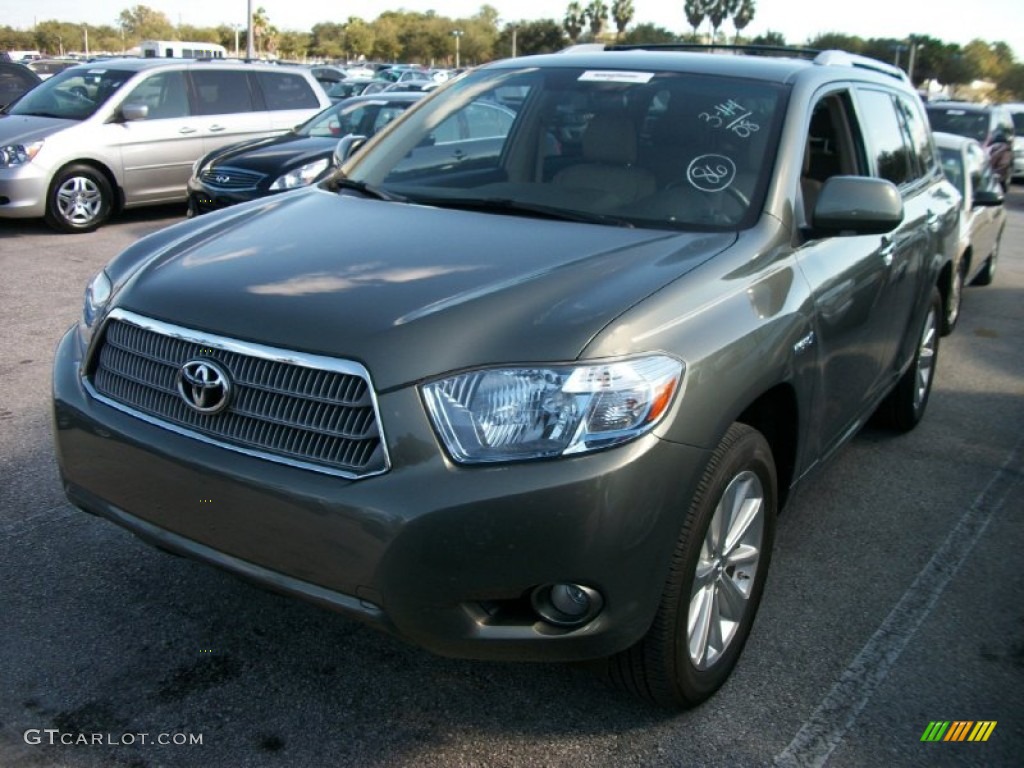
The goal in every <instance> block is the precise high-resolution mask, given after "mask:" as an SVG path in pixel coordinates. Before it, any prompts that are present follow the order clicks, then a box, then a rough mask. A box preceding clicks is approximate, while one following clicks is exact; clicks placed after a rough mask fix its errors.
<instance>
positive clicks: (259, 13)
mask: <svg viewBox="0 0 1024 768" xmlns="http://www.w3.org/2000/svg"><path fill="white" fill-rule="evenodd" d="M269 29H270V20H269V19H268V18H267V9H266V8H264V7H263V6H262V5H261V6H260V7H259V8H257V9H256V12H255V13H253V15H252V39H253V40H254V41H255V43H256V56H257V58H260V57H261V53H262V49H263V41H264V39H265V38H266V36H267V32H268V31H269Z"/></svg>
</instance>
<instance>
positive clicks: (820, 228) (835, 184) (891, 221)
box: [811, 176, 903, 236]
mask: <svg viewBox="0 0 1024 768" xmlns="http://www.w3.org/2000/svg"><path fill="white" fill-rule="evenodd" d="M902 221H903V198H901V197H900V193H899V190H898V189H896V185H894V184H893V183H892V182H891V181H885V180H884V179H872V178H868V177H866V176H832V177H831V178H829V179H828V180H827V181H826V182H825V184H824V185H823V186H822V188H821V192H820V193H819V194H818V201H817V203H815V205H814V213H813V215H812V218H811V224H812V230H813V231H814V233H815V234H818V235H827V236H835V235H884V234H885V233H886V232H892V230H894V229H896V227H898V226H899V225H900V222H902Z"/></svg>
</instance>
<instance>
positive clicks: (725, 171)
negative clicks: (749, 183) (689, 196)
mask: <svg viewBox="0 0 1024 768" xmlns="http://www.w3.org/2000/svg"><path fill="white" fill-rule="evenodd" d="M686 178H687V180H688V181H689V182H690V184H692V185H693V186H694V187H696V188H697V189H699V190H700V191H701V192H721V191H723V190H725V189H728V187H729V185H730V184H732V182H733V179H735V178H736V163H734V162H733V161H732V160H731V159H730V158H728V157H726V156H725V155H700V156H699V157H695V158H693V160H691V161H690V165H689V166H687V168H686Z"/></svg>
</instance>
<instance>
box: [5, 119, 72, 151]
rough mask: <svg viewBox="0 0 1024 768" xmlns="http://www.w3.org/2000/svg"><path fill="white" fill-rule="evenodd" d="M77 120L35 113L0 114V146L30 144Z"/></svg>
mask: <svg viewBox="0 0 1024 768" xmlns="http://www.w3.org/2000/svg"><path fill="white" fill-rule="evenodd" d="M79 122H80V121H78V120H63V119H61V118H57V117H36V116H35V115H0V146H2V145H4V144H30V143H31V142H33V141H39V140H40V139H45V138H46V137H47V136H52V135H53V134H55V133H56V132H57V131H62V130H64V129H65V128H69V127H71V126H73V125H78V124H79Z"/></svg>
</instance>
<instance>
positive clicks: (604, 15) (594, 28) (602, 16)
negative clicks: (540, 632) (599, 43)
mask: <svg viewBox="0 0 1024 768" xmlns="http://www.w3.org/2000/svg"><path fill="white" fill-rule="evenodd" d="M585 13H586V14H587V18H588V19H589V20H590V34H591V35H593V37H594V39H595V40H596V39H597V38H599V37H600V36H601V32H603V31H604V23H605V22H606V21H607V20H608V6H607V5H605V4H604V0H591V2H590V5H588V6H587V10H586V11H585Z"/></svg>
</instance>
